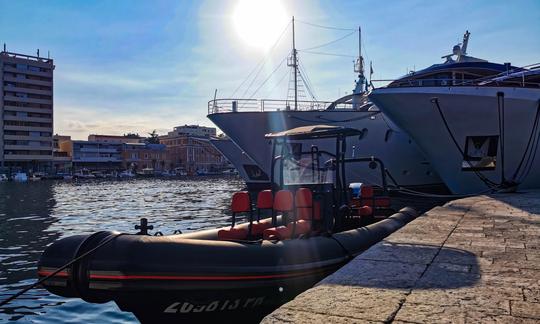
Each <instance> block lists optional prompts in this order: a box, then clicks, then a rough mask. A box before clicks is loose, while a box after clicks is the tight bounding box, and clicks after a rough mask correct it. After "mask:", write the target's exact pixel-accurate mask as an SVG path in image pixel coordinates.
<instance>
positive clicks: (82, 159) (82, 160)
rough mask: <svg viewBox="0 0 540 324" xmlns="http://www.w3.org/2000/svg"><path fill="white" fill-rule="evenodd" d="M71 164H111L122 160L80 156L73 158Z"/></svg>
mask: <svg viewBox="0 0 540 324" xmlns="http://www.w3.org/2000/svg"><path fill="white" fill-rule="evenodd" d="M72 161H73V162H75V163H85V162H87V163H108V162H111V163H119V162H122V159H121V158H116V157H97V156H96V157H92V156H88V157H86V156H84V157H81V156H74V157H73V159H72Z"/></svg>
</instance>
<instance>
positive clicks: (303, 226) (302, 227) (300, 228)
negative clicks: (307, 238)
mask: <svg viewBox="0 0 540 324" xmlns="http://www.w3.org/2000/svg"><path fill="white" fill-rule="evenodd" d="M293 227H294V223H289V224H287V228H288V229H289V230H290V232H291V236H292V232H293ZM310 232H311V221H308V220H303V219H300V220H298V221H297V222H296V227H295V228H294V234H295V235H302V234H307V233H310Z"/></svg>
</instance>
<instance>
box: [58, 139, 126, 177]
mask: <svg viewBox="0 0 540 324" xmlns="http://www.w3.org/2000/svg"><path fill="white" fill-rule="evenodd" d="M70 143H71V150H69V149H68V151H70V152H71V161H72V163H73V169H74V170H80V169H89V170H119V169H121V168H122V145H123V144H122V143H103V142H95V141H71V142H70Z"/></svg>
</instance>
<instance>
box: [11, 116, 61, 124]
mask: <svg viewBox="0 0 540 324" xmlns="http://www.w3.org/2000/svg"><path fill="white" fill-rule="evenodd" d="M4 120H12V121H22V122H37V123H52V121H53V120H52V118H44V117H24V116H10V115H4Z"/></svg>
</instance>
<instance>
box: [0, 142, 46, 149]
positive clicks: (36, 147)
mask: <svg viewBox="0 0 540 324" xmlns="http://www.w3.org/2000/svg"><path fill="white" fill-rule="evenodd" d="M4 150H23V151H51V150H52V143H51V146H32V145H4Z"/></svg>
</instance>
